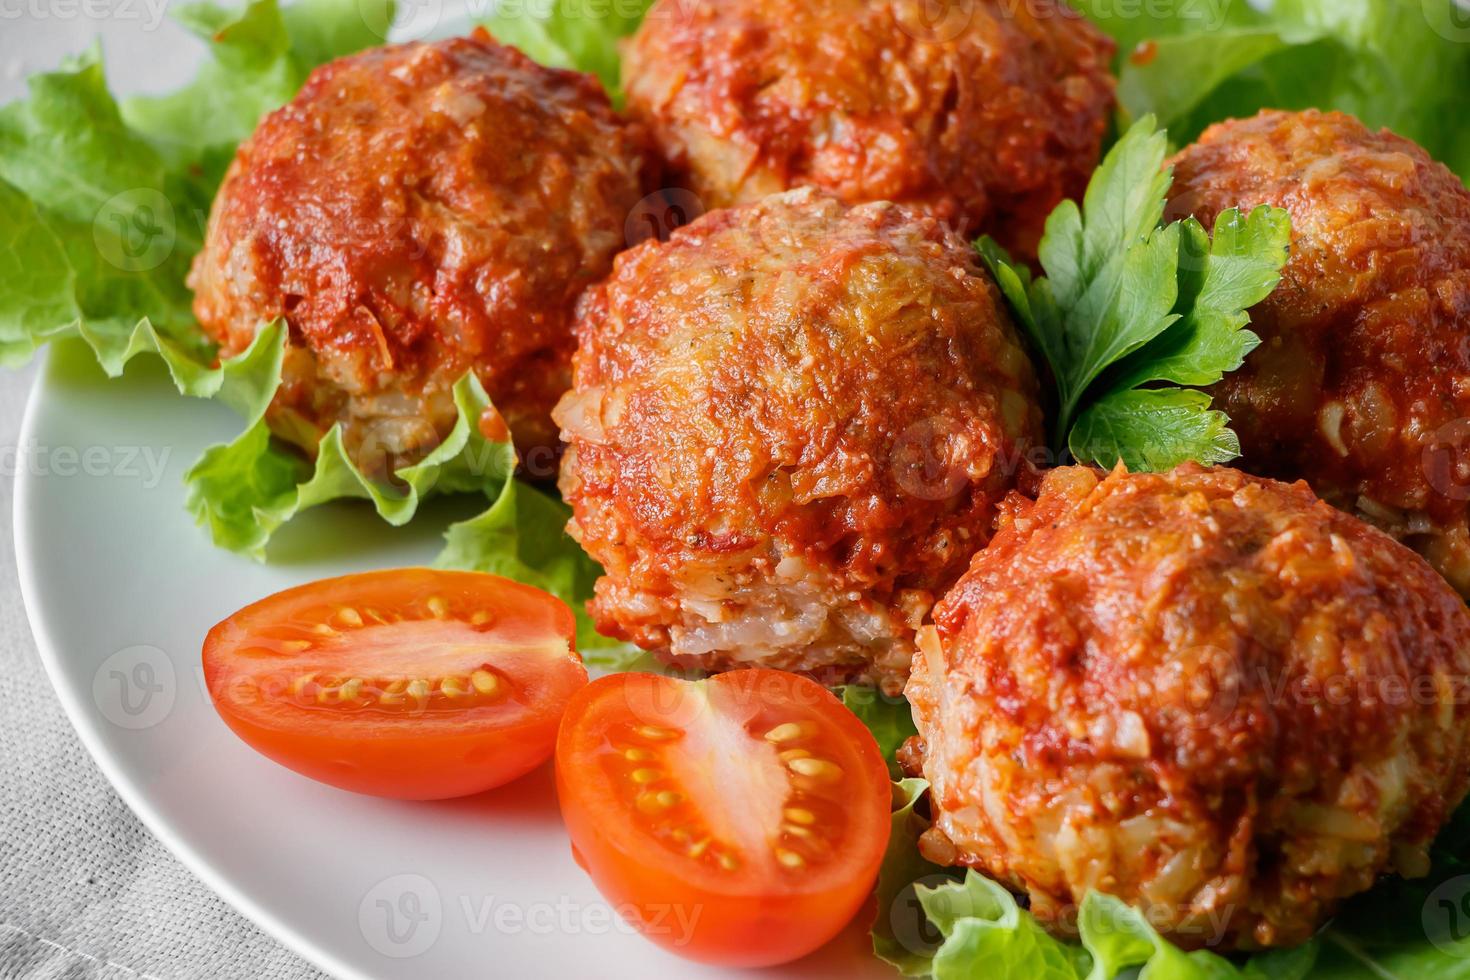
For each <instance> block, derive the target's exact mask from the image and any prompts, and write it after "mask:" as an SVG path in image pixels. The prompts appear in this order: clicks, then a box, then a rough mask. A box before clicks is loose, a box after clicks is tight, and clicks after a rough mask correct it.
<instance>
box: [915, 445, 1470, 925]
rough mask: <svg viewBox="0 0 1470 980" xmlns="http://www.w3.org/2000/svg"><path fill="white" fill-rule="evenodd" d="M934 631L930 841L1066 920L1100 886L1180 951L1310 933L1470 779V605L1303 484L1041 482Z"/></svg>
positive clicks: (1403, 859)
mask: <svg viewBox="0 0 1470 980" xmlns="http://www.w3.org/2000/svg"><path fill="white" fill-rule="evenodd" d="M934 621H935V624H936V626H935V627H934V628H931V629H930V630H927V631H926V632H925V634H924V635H923V636H922V637H921V639H920V642H919V653H918V655H917V656H916V657H915V659H914V670H913V677H912V679H911V680H910V681H909V685H908V692H907V693H908V696H909V699H910V701H911V702H912V704H913V709H914V718H915V721H916V722H917V724H918V729H919V736H920V738H921V739H922V742H923V753H924V758H923V771H924V774H925V775H926V776H927V777H928V779H929V780H930V783H931V784H932V793H933V796H932V803H933V807H934V814H935V823H934V826H933V828H931V829H930V831H929V832H928V833H927V835H926V837H925V838H924V839H923V840H922V841H921V848H922V849H923V850H924V851H925V853H926V854H927V855H928V856H929V857H931V858H933V859H934V860H937V861H940V862H941V863H947V864H960V865H969V866H972V867H976V868H979V869H980V870H982V871H984V872H985V873H987V874H989V875H992V876H993V877H995V878H996V879H998V880H999V881H1001V882H1003V883H1005V884H1006V885H1009V886H1010V887H1012V888H1014V889H1016V890H1017V891H1021V892H1024V893H1026V894H1029V896H1030V900H1031V909H1032V911H1033V912H1035V914H1036V915H1037V916H1038V917H1039V918H1040V919H1041V921H1042V922H1043V923H1045V924H1047V925H1048V926H1050V927H1052V928H1054V929H1056V930H1058V931H1061V932H1065V931H1067V929H1068V928H1070V926H1071V925H1073V924H1074V923H1073V922H1072V920H1071V917H1070V914H1069V909H1074V908H1075V907H1076V903H1078V902H1081V901H1082V899H1083V897H1084V896H1085V895H1086V894H1087V893H1088V892H1089V891H1094V890H1095V891H1101V892H1106V893H1108V894H1111V895H1114V896H1117V897H1118V898H1120V899H1122V900H1124V901H1126V902H1128V903H1129V904H1130V905H1133V906H1135V907H1138V908H1140V909H1142V910H1143V911H1144V912H1145V913H1146V917H1147V918H1148V920H1149V921H1150V922H1151V923H1152V924H1154V925H1155V926H1156V927H1158V928H1159V930H1160V932H1162V933H1164V934H1165V935H1166V936H1167V937H1168V938H1169V939H1171V940H1173V941H1175V942H1176V943H1179V944H1180V945H1183V946H1185V947H1188V948H1194V947H1201V946H1212V947H1215V948H1217V949H1222V950H1223V949H1255V948H1260V947H1273V946H1289V945H1295V944H1297V943H1301V942H1304V941H1306V940H1307V939H1309V938H1310V937H1311V936H1312V935H1313V933H1314V931H1315V930H1316V929H1317V928H1318V927H1319V926H1320V925H1321V924H1322V923H1323V922H1324V921H1325V919H1326V918H1327V917H1328V916H1329V915H1331V914H1332V912H1333V910H1334V909H1335V908H1336V907H1337V905H1338V903H1339V902H1340V901H1341V900H1343V899H1345V898H1347V897H1348V896H1350V895H1354V894H1356V893H1358V892H1361V891H1364V890H1365V889H1367V888H1369V887H1370V886H1371V885H1372V884H1373V883H1374V880H1375V879H1376V878H1377V877H1378V876H1379V875H1380V874H1384V873H1388V872H1397V873H1399V874H1403V875H1406V876H1411V877H1412V876H1416V875H1422V874H1424V873H1425V872H1427V871H1428V868H1429V857H1428V850H1429V846H1430V844H1431V842H1432V841H1433V840H1434V838H1435V835H1436V833H1437V831H1438V830H1439V829H1440V827H1441V826H1442V825H1443V824H1444V823H1445V821H1446V819H1447V818H1448V817H1449V816H1450V814H1451V813H1452V812H1453V810H1454V809H1455V808H1456V806H1457V805H1458V804H1459V803H1460V801H1461V800H1462V799H1463V798H1464V796H1465V793H1466V788H1467V779H1470V700H1467V697H1466V694H1467V689H1466V684H1467V680H1470V611H1467V609H1466V607H1465V604H1464V602H1462V601H1461V599H1460V597H1459V596H1458V595H1457V594H1456V593H1455V592H1454V590H1453V589H1451V588H1450V587H1449V586H1448V585H1446V584H1445V582H1444V581H1443V580H1442V579H1441V578H1440V577H1439V576H1438V575H1436V574H1435V572H1434V570H1433V569H1432V568H1430V567H1429V565H1428V564H1426V563H1425V561H1424V560H1423V559H1422V558H1420V557H1419V556H1418V555H1416V554H1415V553H1414V552H1412V551H1410V550H1409V549H1408V548H1406V547H1404V546H1403V545H1401V544H1399V543H1398V542H1396V541H1394V540H1393V539H1392V538H1390V537H1388V536H1387V535H1386V534H1383V533H1382V532H1381V531H1379V530H1377V529H1376V528H1373V527H1371V526H1369V525H1367V524H1365V523H1363V522H1361V521H1359V520H1357V519H1356V518H1354V517H1352V516H1350V515H1348V514H1344V513H1343V512H1341V511H1339V510H1336V509H1334V508H1332V507H1330V506H1328V505H1327V504H1326V503H1323V502H1322V501H1320V500H1319V499H1318V498H1317V497H1315V496H1314V495H1313V494H1312V492H1311V491H1310V490H1309V489H1308V488H1307V486H1306V485H1305V484H1302V483H1297V484H1294V485H1287V484H1283V483H1277V482H1274V481H1271V480H1266V479H1262V478H1258V477H1253V476H1249V475H1246V474H1245V473H1242V472H1240V471H1238V470H1233V469H1215V470H1208V469H1204V468H1201V467H1199V466H1196V465H1194V464H1188V465H1186V466H1184V467H1181V468H1179V469H1177V470H1174V471H1173V472H1170V473H1162V474H1129V473H1127V472H1124V471H1122V470H1121V469H1120V470H1118V471H1115V472H1113V473H1112V474H1110V475H1105V474H1102V473H1100V472H1098V471H1094V470H1091V469H1085V468H1079V467H1068V468H1062V469H1058V470H1053V471H1051V472H1050V473H1048V474H1047V476H1046V478H1045V481H1044V483H1043V485H1042V489H1041V493H1040V496H1039V499H1037V500H1036V501H1035V502H1034V503H1033V502H1031V501H1029V500H1020V499H1015V500H1013V501H1012V506H1011V507H1010V508H1008V518H1007V520H1006V521H1005V522H1003V526H1002V528H1001V529H1000V530H999V531H998V533H997V534H996V536H995V538H994V540H993V541H992V542H991V543H990V545H989V547H987V548H986V549H985V550H984V551H982V552H981V553H980V554H979V555H977V556H976V558H975V561H974V564H973V565H972V566H971V568H970V570H969V572H968V573H966V575H965V577H964V578H963V579H961V580H960V583H959V584H958V585H957V586H956V587H955V588H954V590H953V591H951V592H950V593H949V594H948V595H947V596H946V597H945V598H944V600H943V601H942V602H941V603H940V604H939V606H938V608H937V609H936V611H935V614H934Z"/></svg>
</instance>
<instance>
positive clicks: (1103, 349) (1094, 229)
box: [976, 116, 1291, 470]
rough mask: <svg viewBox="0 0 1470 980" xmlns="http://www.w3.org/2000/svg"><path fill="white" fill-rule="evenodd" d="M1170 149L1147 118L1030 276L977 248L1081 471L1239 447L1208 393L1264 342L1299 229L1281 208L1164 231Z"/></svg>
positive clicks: (1154, 465)
mask: <svg viewBox="0 0 1470 980" xmlns="http://www.w3.org/2000/svg"><path fill="white" fill-rule="evenodd" d="M1167 153H1168V139H1167V136H1166V135H1165V133H1164V132H1163V131H1162V130H1160V129H1158V128H1157V127H1156V124H1155V121H1154V118H1153V117H1152V116H1146V117H1144V118H1143V119H1140V120H1139V121H1138V122H1137V123H1135V124H1134V125H1133V127H1132V128H1130V129H1129V130H1128V132H1127V133H1126V134H1125V135H1124V136H1123V138H1122V139H1120V140H1119V141H1118V143H1117V144H1116V145H1115V146H1114V147H1113V148H1112V150H1111V151H1110V152H1109V153H1108V155H1107V157H1106V158H1105V159H1104V160H1103V162H1102V166H1100V167H1099V168H1098V170H1097V172H1096V173H1095V174H1094V175H1093V177H1092V180H1091V182H1090V183H1089V184H1088V186H1087V193H1086V194H1085V195H1084V197H1083V200H1082V206H1081V207H1080V208H1079V207H1078V206H1077V204H1076V202H1075V201H1064V202H1062V204H1061V205H1059V206H1058V207H1057V209H1056V210H1055V211H1053V212H1052V214H1051V216H1050V217H1049V218H1048V219H1047V222H1046V231H1045V234H1044V235H1043V237H1042V239H1041V245H1040V248H1039V251H1038V257H1039V259H1040V262H1041V267H1042V269H1043V270H1044V272H1045V273H1046V274H1045V275H1044V276H1040V277H1033V276H1032V274H1031V271H1030V270H1029V269H1028V268H1027V267H1026V266H1025V265H1023V264H1018V263H1016V262H1014V261H1012V260H1011V258H1010V256H1009V255H1007V254H1006V252H1005V250H1004V249H1002V248H1001V247H1000V246H999V245H997V244H996V243H995V242H994V241H993V240H991V239H989V238H983V239H981V240H980V241H979V242H977V243H976V246H977V248H978V249H979V250H980V254H981V255H982V256H983V257H984V259H985V262H986V264H987V265H989V267H990V270H991V272H992V273H993V274H994V275H995V278H996V281H997V282H998V283H999V284H1000V288H1001V291H1002V292H1003V293H1004V294H1005V297H1006V300H1007V301H1008V302H1009V304H1010V306H1011V308H1012V310H1013V312H1014V313H1015V315H1016V317H1017V318H1018V319H1019V320H1020V321H1021V323H1022V325H1023V326H1024V327H1025V328H1026V330H1027V332H1028V333H1029V334H1030V336H1031V339H1032V341H1033V342H1034V343H1035V346H1036V348H1037V350H1038V351H1039V352H1040V353H1041V355H1042V356H1043V357H1045V358H1046V361H1047V363H1048V364H1049V365H1050V366H1051V369H1052V374H1053V376H1054V379H1055V382H1056V390H1057V406H1056V426H1055V433H1056V439H1055V442H1056V445H1055V447H1054V448H1055V449H1056V450H1057V451H1058V452H1059V453H1060V452H1061V450H1062V449H1063V448H1064V447H1065V448H1067V449H1069V450H1070V451H1071V454H1072V455H1073V456H1074V457H1075V458H1076V459H1077V460H1078V461H1079V462H1089V463H1097V464H1099V465H1102V466H1112V465H1113V464H1114V463H1116V462H1117V461H1118V460H1120V459H1121V460H1122V461H1123V462H1124V463H1126V464H1127V466H1128V468H1129V469H1132V470H1161V469H1168V468H1170V467H1172V466H1176V465H1178V464H1179V463H1182V462H1185V461H1186V460H1195V461H1197V462H1200V463H1206V464H1210V463H1224V462H1228V461H1229V460H1231V459H1234V458H1235V457H1236V456H1238V455H1240V441H1239V439H1237V438H1236V435H1235V433H1234V432H1232V431H1231V430H1230V428H1229V424H1230V420H1229V418H1228V417H1227V416H1226V415H1225V413H1224V412H1221V411H1218V410H1215V409H1212V408H1211V407H1210V396H1209V395H1208V394H1207V393H1205V392H1203V391H1200V390H1197V389H1198V388H1199V387H1205V386H1209V385H1212V384H1214V383H1215V382H1217V381H1219V380H1220V379H1221V378H1223V377H1224V376H1225V375H1226V374H1227V373H1229V372H1231V371H1234V370H1235V369H1237V368H1239V367H1240V365H1241V364H1242V363H1243V362H1244V360H1245V356H1246V355H1247V354H1249V353H1250V352H1251V351H1252V350H1253V349H1254V348H1255V347H1256V345H1257V344H1259V343H1260V338H1258V337H1257V336H1256V335H1255V334H1254V333H1252V332H1251V331H1250V330H1248V329H1246V326H1247V324H1249V322H1250V316H1249V314H1248V313H1247V312H1246V311H1247V310H1249V309H1250V307H1252V306H1254V305H1256V304H1257V303H1259V302H1260V301H1261V300H1263V299H1265V298H1266V297H1267V296H1268V295H1270V293H1271V291H1272V290H1273V289H1275V288H1276V285H1277V283H1279V282H1280V281H1281V268H1282V266H1284V265H1285V264H1286V260H1287V256H1288V254H1289V252H1290V246H1291V219H1290V217H1289V216H1288V215H1287V213H1286V212H1285V211H1283V210H1281V209H1280V208H1273V207H1266V206H1262V207H1258V208H1256V209H1255V210H1253V211H1251V212H1249V213H1248V214H1242V213H1241V212H1240V211H1239V210H1237V209H1231V210H1228V211H1225V212H1222V213H1221V214H1220V216H1219V218H1218V219H1217V220H1216V222H1215V228H1214V234H1213V235H1211V234H1210V233H1208V232H1206V231H1205V229H1204V226H1203V225H1201V224H1200V223H1199V222H1198V221H1197V220H1195V219H1194V218H1192V217H1191V218H1185V219H1184V220H1182V221H1175V222H1172V223H1169V224H1165V223H1164V221H1163V218H1164V207H1165V203H1166V200H1167V196H1168V193H1169V188H1170V186H1171V185H1172V183H1173V171H1172V169H1170V168H1166V167H1165V166H1164V158H1165V156H1166V155H1167Z"/></svg>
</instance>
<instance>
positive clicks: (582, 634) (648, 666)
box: [437, 459, 662, 671]
mask: <svg viewBox="0 0 1470 980" xmlns="http://www.w3.org/2000/svg"><path fill="white" fill-rule="evenodd" d="M506 462H507V463H509V462H510V461H509V460H508V459H507V460H506ZM508 472H509V471H507V473H508ZM570 517H571V510H570V508H568V507H567V505H566V504H564V503H562V502H561V501H560V500H557V499H555V498H554V497H549V496H547V495H546V494H544V493H542V492H541V491H540V490H537V489H536V488H535V487H531V486H527V485H526V484H524V483H522V482H520V481H519V480H513V479H509V478H507V479H506V480H505V482H504V484H503V486H502V488H501V491H500V494H499V496H498V498H497V499H496V501H495V503H493V504H492V505H491V506H490V508H489V509H488V510H486V511H485V512H484V513H483V514H480V515H479V516H477V517H473V518H470V519H469V520H467V521H461V522H460V523H458V524H454V525H452V526H451V527H450V528H449V530H448V532H446V534H445V539H446V543H445V547H444V551H443V552H442V553H441V554H440V555H439V560H438V562H437V564H439V565H440V566H441V567H445V568H460V569H466V570H469V571H477V572H490V573H492V574H495V575H503V576H505V577H506V578H512V579H515V580H516V581H518V582H524V583H525V584H527V585H534V586H536V587H537V588H539V589H544V590H546V591H547V592H550V593H552V594H553V595H556V596H560V597H561V598H562V599H563V600H564V601H565V602H566V603H567V604H568V605H570V606H571V607H572V612H573V614H574V615H575V616H576V617H577V649H578V650H579V651H580V652H581V654H582V659H583V660H585V661H587V663H588V664H589V665H591V666H594V667H598V668H601V669H603V670H609V671H617V670H631V669H633V668H634V667H637V668H638V669H640V670H661V669H662V668H661V667H660V666H659V665H657V664H655V663H653V662H652V660H651V658H650V657H649V656H648V654H646V653H644V652H643V651H642V650H640V649H639V648H638V647H636V646H634V645H633V644H631V643H624V642H622V641H619V640H614V639H610V638H609V637H606V636H603V635H602V634H600V633H598V632H597V630H596V628H595V627H594V626H593V623H592V619H591V617H590V616H588V615H587V600H588V599H590V598H592V586H593V584H594V583H595V582H596V581H597V578H598V576H599V575H601V574H602V569H601V567H600V566H598V564H597V563H596V562H594V561H593V560H592V559H591V558H589V557H588V556H587V553H586V552H585V551H583V550H582V548H581V547H580V546H579V545H578V544H577V543H576V542H575V541H573V540H572V539H571V537H569V536H568V535H567V532H566V526H567V521H568V519H570Z"/></svg>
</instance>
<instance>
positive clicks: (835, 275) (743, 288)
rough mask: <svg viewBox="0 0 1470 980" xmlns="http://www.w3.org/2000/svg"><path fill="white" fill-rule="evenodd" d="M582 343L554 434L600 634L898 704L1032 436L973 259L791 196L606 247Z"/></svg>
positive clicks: (892, 212) (925, 233)
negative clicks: (868, 687) (592, 577)
mask: <svg viewBox="0 0 1470 980" xmlns="http://www.w3.org/2000/svg"><path fill="white" fill-rule="evenodd" d="M578 334H579V341H580V346H579V348H578V351H577V355H576V359H575V362H574V368H575V387H574V389H573V391H572V392H571V393H569V394H568V396H567V397H566V398H565V399H564V400H563V401H562V403H561V404H560V405H559V406H558V407H557V412H556V418H557V420H558V421H559V422H560V424H561V426H562V430H563V436H564V438H565V439H566V441H567V444H568V448H567V451H566V455H565V457H564V459H563V464H562V477H561V487H562V491H563V494H564V495H565V497H566V499H567V501H568V502H569V503H570V504H571V505H572V507H573V509H574V519H573V522H572V524H571V527H570V530H571V532H572V534H573V535H574V536H575V537H576V538H577V539H578V540H579V541H580V542H581V543H582V545H583V546H584V547H585V548H586V549H587V551H588V552H589V553H590V554H591V555H592V556H593V557H594V558H596V559H597V560H598V561H600V562H601V563H602V564H603V566H604V568H605V569H606V575H605V576H604V577H603V578H602V579H601V580H600V581H599V582H598V583H597V588H596V598H595V599H594V601H593V602H592V603H591V606H590V609H591V612H592V613H593V615H594V616H595V618H596V620H597V625H598V627H599V628H600V629H601V630H602V631H603V632H605V633H609V634H611V635H615V636H619V637H623V638H627V639H631V640H633V641H635V642H636V643H638V644H640V645H641V646H643V647H645V648H647V649H652V650H657V651H660V652H661V653H664V654H666V655H669V656H672V657H673V658H674V659H676V660H677V661H678V662H681V663H684V664H688V665H694V666H699V667H704V668H709V669H724V668H729V667H738V666H749V665H756V664H759V665H763V666H768V667H778V668H784V669H790V670H801V671H806V672H810V673H813V674H815V675H817V676H818V677H819V678H821V679H823V680H827V681H839V680H862V681H871V682H878V683H882V684H883V685H884V686H886V687H887V688H888V689H890V690H894V691H896V690H897V689H898V688H899V687H901V685H902V683H903V679H904V677H905V676H906V675H907V672H908V667H909V660H910V656H911V653H912V650H913V636H914V630H915V629H916V628H917V627H918V626H919V625H920V621H921V620H922V618H923V617H924V615H925V614H926V613H927V612H928V610H929V608H930V606H931V604H932V603H933V601H934V599H935V598H936V597H937V596H938V595H939V594H940V593H941V592H942V591H943V590H944V589H946V588H948V586H949V585H950V584H951V583H952V582H953V581H954V580H955V578H956V577H958V575H959V574H960V573H961V572H962V571H963V570H964V568H965V564H966V562H967V561H968V559H969V556H970V554H971V553H972V552H973V551H974V550H975V548H977V547H979V546H980V545H981V544H983V543H984V542H985V541H986V540H987V538H988V536H989V529H990V525H991V521H992V518H993V512H994V507H995V504H996V503H997V502H998V501H999V500H1001V499H1002V497H1003V496H1004V495H1005V493H1006V491H1007V489H1008V488H1009V487H1010V485H1011V484H1012V481H1013V479H1014V477H1015V474H1016V473H1017V471H1018V469H1020V468H1021V466H1022V465H1023V460H1022V456H1023V454H1024V453H1025V452H1026V450H1027V449H1028V448H1029V447H1030V446H1032V445H1034V444H1038V443H1040V442H1041V441H1042V430H1041V412H1040V409H1039V408H1038V406H1037V384H1036V379H1035V376H1034V374H1033V370H1032V366H1031V364H1030V361H1029V360H1028V358H1027V355H1026V352H1025V351H1024V350H1023V349H1022V347H1021V344H1020V342H1019V340H1018V337H1017V334H1016V331H1015V329H1014V327H1013V326H1012V324H1011V322H1010V320H1009V319H1008V317H1007V315H1006V312H1005V310H1004V307H1003V305H1002V303H1001V300H1000V298H999V295H998V293H997V291H996V289H995V287H994V286H993V285H992V284H991V282H990V281H989V279H988V278H987V277H986V275H985V273H983V272H982V271H981V270H980V269H979V268H978V267H977V265H976V263H975V255H974V251H973V249H971V248H970V247H969V245H968V244H966V243H965V242H964V241H962V240H960V239H959V238H957V237H955V236H954V235H953V234H950V233H948V232H946V231H945V230H944V229H943V228H941V226H940V225H939V224H938V223H937V222H936V221H935V220H934V219H933V218H932V217H930V216H928V215H925V214H923V213H921V212H918V211H915V210H914V209H912V208H907V207H904V206H901V205H896V204H888V203H877V204H868V205H861V206H858V207H853V208H849V207H847V206H844V205H842V204H840V203H839V202H838V201H836V200H834V199H832V198H830V197H828V196H825V195H822V194H819V193H817V192H815V191H812V190H810V189H808V190H801V191H793V192H789V193H787V194H782V195H777V196H774V197H771V198H768V199H766V200H764V201H762V202H760V203H757V204H754V205H747V206H744V207H740V208H732V209H729V210H724V211H716V212H712V213H710V214H708V215H705V216H704V217H703V218H701V219H700V220H698V221H696V222H694V223H693V224H691V225H688V226H686V227H685V228H682V229H680V230H679V231H677V232H675V233H674V235H673V237H672V238H671V239H670V240H669V241H668V242H667V243H663V244H660V243H658V242H653V241H650V242H648V243H645V244H643V245H641V246H639V247H637V248H635V249H633V250H631V251H629V252H625V253H624V254H623V255H621V256H620V257H619V258H618V261H617V264H616V269H615V271H614V273H613V275H612V277H611V278H610V279H609V280H608V281H607V282H606V283H605V284H603V285H600V286H598V287H596V288H595V289H593V290H590V291H589V292H588V293H587V295H586V297H585V298H584V300H583V306H582V314H581V322H580V324H579V327H578Z"/></svg>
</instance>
